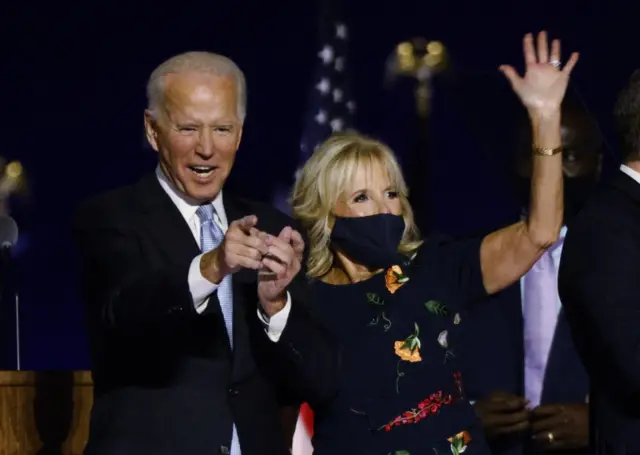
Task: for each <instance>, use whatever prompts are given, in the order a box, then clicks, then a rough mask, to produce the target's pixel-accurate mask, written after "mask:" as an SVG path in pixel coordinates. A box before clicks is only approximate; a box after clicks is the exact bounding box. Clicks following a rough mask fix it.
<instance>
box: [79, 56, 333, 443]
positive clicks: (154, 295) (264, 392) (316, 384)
mask: <svg viewBox="0 0 640 455" xmlns="http://www.w3.org/2000/svg"><path fill="white" fill-rule="evenodd" d="M147 95H148V103H149V104H148V108H147V110H146V111H145V117H144V118H145V127H146V134H147V139H148V141H149V143H150V144H151V146H152V147H153V149H154V150H155V151H156V152H157V153H158V157H159V163H158V166H157V168H156V171H155V173H151V174H150V175H148V176H146V177H144V178H143V179H142V180H141V181H140V182H139V183H138V184H136V185H134V186H130V187H124V188H120V189H117V190H115V191H112V192H110V193H107V194H105V195H102V196H99V197H97V198H95V199H92V200H91V201H89V202H88V203H86V204H85V205H84V206H83V207H82V208H81V209H80V210H79V212H78V215H77V218H76V220H75V224H74V233H75V237H76V239H77V242H78V246H79V250H80V254H81V259H82V265H83V268H82V269H83V273H84V284H85V301H86V305H87V315H88V321H89V334H90V340H91V348H92V356H93V365H94V366H93V378H94V383H95V398H94V406H93V410H92V416H91V432H90V436H89V442H88V445H87V448H86V451H85V454H87V455H134V454H135V455H139V454H154V455H165V454H166V455H169V454H171V455H174V454H176V453H180V454H185V455H205V454H207V455H210V454H214V453H219V454H229V453H230V454H231V455H241V454H242V455H259V454H265V455H266V454H269V455H271V454H276V455H277V454H283V455H284V454H288V448H287V447H286V444H285V439H284V435H283V431H282V428H281V426H280V423H279V414H278V412H279V408H280V406H282V405H287V404H297V403H299V402H301V401H308V402H314V401H315V400H319V399H322V398H323V397H325V396H328V395H330V394H331V393H332V390H333V384H334V377H335V373H336V370H337V359H338V349H337V345H336V344H335V343H334V342H333V341H332V340H331V338H330V337H329V336H328V335H327V333H326V332H325V331H324V330H323V329H322V328H321V327H319V326H318V325H317V324H316V323H315V322H314V320H313V319H312V318H311V316H309V314H308V313H307V311H306V308H305V302H304V297H303V295H304V291H305V281H304V273H303V272H302V273H301V268H302V264H301V262H302V253H303V249H304V242H303V240H302V237H301V236H300V234H299V233H298V232H297V231H296V230H295V229H294V228H293V225H292V220H290V219H289V218H288V217H286V216H285V215H283V214H282V213H280V212H277V211H276V210H274V209H272V208H270V207H268V206H264V205H262V204H259V203H256V202H252V201H247V200H243V199H239V198H236V197H234V196H232V195H231V194H229V193H227V192H226V191H225V192H224V195H223V186H224V183H225V181H226V179H227V177H228V176H229V173H230V172H231V169H232V167H233V163H234V160H235V156H236V151H237V150H238V147H239V145H240V140H241V138H242V128H243V124H244V118H245V114H246V83H245V78H244V75H243V74H242V72H241V71H240V69H239V68H238V67H237V66H236V65H235V64H234V63H233V62H232V61H231V60H229V59H228V58H226V57H223V56H221V55H216V54H210V53H205V52H189V53H186V54H182V55H178V56H176V57H173V58H171V59H169V60H168V61H166V62H164V63H163V64H162V65H160V66H159V67H158V68H157V69H156V70H155V71H154V72H153V73H152V74H151V77H150V78H149V82H148V86H147Z"/></svg>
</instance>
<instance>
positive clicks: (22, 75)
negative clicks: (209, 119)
mask: <svg viewBox="0 0 640 455" xmlns="http://www.w3.org/2000/svg"><path fill="white" fill-rule="evenodd" d="M625 3H629V4H631V2H622V1H620V0H617V1H612V0H601V1H595V0H593V1H591V2H589V1H587V0H564V1H562V2H557V1H556V2H551V1H548V0H540V1H531V0H527V1H524V0H520V1H513V0H499V1H494V2H477V1H472V0H464V1H462V0H456V1H451V0H446V1H445V0H442V1H440V2H433V1H417V0H416V1H413V2H411V1H407V0H395V1H393V2H380V3H376V2H372V1H370V0H347V1H346V2H345V4H346V7H347V14H348V20H349V26H350V35H351V44H352V48H351V61H350V64H351V67H352V71H353V73H354V80H355V81H356V84H355V94H356V99H357V102H358V105H359V111H358V116H359V117H358V124H359V127H360V129H361V130H363V131H365V132H367V133H370V134H374V135H377V136H379V137H382V138H383V139H385V140H387V141H388V142H390V143H391V145H392V146H393V147H394V148H395V149H396V150H397V151H398V153H399V154H400V155H404V156H405V157H406V154H407V153H408V151H409V150H410V148H411V144H412V141H413V137H412V134H413V132H412V131H411V128H410V126H409V125H410V120H411V115H412V107H413V99H412V98H411V92H410V89H409V87H408V86H407V85H406V84H405V85H401V86H398V87H396V89H394V90H392V91H387V90H385V89H384V88H383V83H382V80H383V72H384V62H385V59H386V57H387V55H388V54H389V52H390V51H391V50H392V49H393V48H394V46H395V44H396V43H398V42H399V41H401V40H404V39H407V38H411V37H413V36H416V35H421V36H425V37H427V38H430V39H438V40H441V41H443V42H444V43H445V45H446V46H447V47H448V49H449V52H450V53H451V55H452V58H453V67H454V68H455V70H456V71H457V72H458V74H460V75H461V78H460V80H461V81H463V84H462V85H461V86H452V85H451V84H449V83H447V82H446V81H442V82H441V83H439V84H438V87H439V88H438V91H437V93H436V100H435V106H434V114H433V120H432V124H431V130H432V135H433V139H434V148H433V152H434V153H435V160H434V162H433V165H432V167H431V168H430V169H428V170H426V169H425V171H424V172H425V178H427V179H429V181H430V183H431V189H432V193H431V199H432V201H433V203H434V209H435V220H436V225H437V226H438V227H440V228H442V229H443V230H445V231H450V232H458V233H459V232H466V231H474V230H477V229H483V228H486V227H489V226H496V225H499V224H501V223H503V222H506V221H507V220H508V219H510V217H511V216H512V215H513V206H512V205H511V204H510V199H509V197H508V188H507V186H506V185H505V179H504V174H505V172H507V170H508V163H509V157H508V151H509V147H510V146H509V144H510V141H511V134H512V128H511V123H512V120H513V118H514V115H513V114H514V112H516V111H515V110H514V109H516V107H517V106H515V104H514V103H513V100H512V98H511V97H510V96H509V91H508V88H507V87H506V84H505V83H504V82H503V81H502V80H501V76H500V75H499V74H497V72H496V68H497V66H498V65H499V64H501V63H505V62H509V63H517V64H521V56H520V38H521V36H522V35H523V34H524V33H525V32H526V31H538V30H540V29H541V28H543V27H545V28H547V29H548V30H550V31H551V33H553V34H554V35H556V36H559V37H561V38H562V39H563V40H564V48H565V50H573V49H577V50H580V51H581V53H582V59H581V62H580V64H579V67H578V69H577V70H576V73H575V77H574V80H575V82H576V85H577V86H578V87H579V89H580V92H581V93H582V95H583V97H584V98H585V100H586V101H587V103H588V104H589V106H590V107H591V109H592V110H593V111H594V112H595V113H596V115H597V116H598V118H599V120H600V121H601V123H602V124H603V128H604V129H605V131H606V133H607V134H608V136H609V138H611V134H610V131H611V130H610V125H609V117H608V115H609V112H610V110H611V105H612V103H613V98H614V96H615V93H616V91H617V90H618V89H619V88H620V87H621V85H622V84H623V83H624V80H625V79H626V77H627V76H628V75H629V73H630V72H631V69H632V68H634V67H636V66H638V64H639V63H640V62H639V61H638V57H637V54H636V52H635V47H636V46H635V43H636V42H637V34H636V33H633V32H632V31H633V30H634V28H635V27H636V21H637V19H636V17H637V14H635V11H632V9H633V8H635V9H637V7H633V6H630V5H625ZM34 6H37V9H34ZM5 8H7V10H6V12H5V13H3V19H2V26H1V27H0V29H1V30H2V31H1V33H2V35H3V38H4V39H2V40H1V42H2V47H3V55H4V59H3V64H2V69H1V71H0V73H1V75H0V77H1V78H2V84H1V87H2V89H1V93H2V96H1V98H0V99H1V100H2V101H1V104H2V106H3V111H4V115H3V121H2V122H1V124H0V128H1V129H2V136H1V137H2V146H1V148H0V154H2V155H5V156H9V157H10V158H18V159H20V160H21V161H22V162H23V164H24V165H25V167H26V169H27V171H28V174H29V179H30V184H31V194H30V197H29V199H28V201H26V202H24V203H23V204H21V205H16V210H18V211H17V212H15V213H16V216H19V218H20V219H19V221H20V224H21V227H22V230H23V232H25V231H27V232H28V233H29V238H30V243H29V245H28V249H27V251H26V252H25V253H23V254H22V256H21V257H20V258H19V264H18V265H19V267H20V283H19V285H20V293H21V302H22V305H23V312H22V343H23V344H22V347H23V351H22V353H23V365H22V366H23V368H26V369H81V368H86V367H88V358H87V349H86V345H85V339H84V333H83V328H82V311H81V307H80V305H79V302H78V289H77V280H76V275H75V270H74V268H75V263H74V259H73V258H74V253H73V250H72V244H71V240H70V237H69V232H68V227H69V219H70V217H71V214H72V213H73V211H74V209H75V207H76V206H77V203H78V202H79V201H80V200H82V199H84V198H86V197H87V196H89V195H91V194H94V193H96V192H99V191H103V190H105V189H108V188H112V187H115V186H118V185H121V184H124V183H128V182H132V181H134V180H135V179H137V178H138V177H139V176H140V175H142V174H143V173H144V172H146V171H149V170H151V169H152V168H153V166H154V160H155V157H154V153H153V152H152V151H150V150H149V149H145V148H144V147H143V146H142V145H143V137H142V111H143V108H144V103H145V99H144V85H145V82H146V78H147V76H148V74H149V73H150V71H151V70H152V69H153V68H154V66H155V65H157V64H158V63H159V62H160V61H162V60H163V59H165V58H167V57H169V56H171V55H172V54H175V53H178V52H181V51H185V50H193V49H207V50H213V51H217V52H221V53H225V54H227V55H229V56H231V57H232V58H234V59H235V60H236V61H237V62H238V64H239V65H240V66H241V67H242V68H243V69H244V71H245V73H246V75H247V79H248V86H249V114H248V118H247V123H246V127H245V135H244V142H243V144H242V147H241V150H240V152H239V157H238V161H237V164H236V167H235V169H234V171H233V174H232V177H231V181H230V182H229V184H230V185H232V186H233V187H234V188H235V190H236V191H240V192H242V193H244V194H246V195H249V196H253V197H256V198H261V199H267V198H268V197H269V196H270V194H271V193H272V192H273V191H274V189H275V188H276V186H277V185H278V184H280V183H282V182H286V181H288V180H289V178H290V176H291V174H292V173H293V171H294V169H295V166H296V164H297V162H296V156H297V151H298V144H299V140H300V132H301V126H302V125H301V123H302V114H303V112H304V109H305V107H306V96H307V92H308V88H309V84H310V83H311V76H312V74H311V73H312V69H313V65H312V63H313V61H314V58H315V54H316V45H317V43H316V42H315V34H314V30H315V24H316V18H315V2H314V1H299V0H290V1H284V0H279V1H271V2H258V1H249V0H234V1H231V2H228V1H227V2H220V1H215V0H209V1H193V0H182V1H180V2H174V3H164V4H163V3H162V2H150V1H138V2H137V3H136V4H135V6H134V4H133V2H130V5H129V6H127V7H126V8H125V7H119V6H111V5H109V4H104V3H100V4H98V3H96V4H90V2H85V3H84V4H83V5H81V6H74V7H72V6H70V5H67V6H65V5H63V4H61V3H60V2H56V3H50V4H48V5H45V6H43V5H40V4H39V3H38V4H28V5H25V6H11V9H10V10H9V9H8V8H9V7H5ZM627 47H628V48H629V50H628V51H627V50H626V48H627ZM520 66H521V65H520ZM614 148H615V147H614Z"/></svg>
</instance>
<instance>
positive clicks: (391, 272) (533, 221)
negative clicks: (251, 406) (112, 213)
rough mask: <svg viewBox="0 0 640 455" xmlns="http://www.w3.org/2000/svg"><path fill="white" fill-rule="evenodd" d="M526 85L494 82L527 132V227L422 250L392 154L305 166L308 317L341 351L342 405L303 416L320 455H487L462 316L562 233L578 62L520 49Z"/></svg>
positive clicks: (347, 149) (323, 155)
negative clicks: (568, 113)
mask: <svg viewBox="0 0 640 455" xmlns="http://www.w3.org/2000/svg"><path fill="white" fill-rule="evenodd" d="M523 43H524V58H525V62H526V74H525V76H524V77H523V78H521V77H520V76H518V74H517V73H516V71H515V70H514V69H513V68H512V67H509V66H503V67H501V68H500V69H501V71H502V72H503V73H504V74H505V76H506V77H507V78H508V79H509V81H510V82H511V84H512V87H513V90H514V91H515V93H516V94H517V95H518V96H519V98H520V99H521V101H522V103H523V104H524V106H525V107H526V108H527V109H528V112H529V116H530V118H531V123H532V127H533V131H534V144H533V145H532V153H533V154H534V158H533V168H534V169H533V178H532V191H531V202H530V210H529V217H528V219H527V220H526V221H522V222H519V223H516V224H514V225H511V226H508V227H506V228H504V229H502V230H499V231H496V232H493V233H491V234H489V235H488V236H486V237H485V238H481V239H475V240H469V241H462V242H453V241H448V240H446V239H443V238H435V237H434V238H428V239H422V238H421V237H420V234H419V233H418V230H417V228H416V226H415V224H414V221H413V214H412V210H411V207H410V205H409V203H408V201H407V188H406V185H405V182H404V179H403V176H402V173H401V171H400V168H399V166H398V163H397V161H396V159H395V158H394V156H393V153H392V152H391V151H390V150H389V149H388V148H387V147H386V146H385V145H384V144H381V143H380V142H377V141H375V140H372V139H369V138H366V137H363V136H360V135H358V134H355V133H348V134H340V135H335V136H333V137H331V138H330V139H328V140H327V141H326V142H325V143H324V144H322V145H321V146H320V147H319V148H318V150H317V151H316V152H315V153H314V155H313V156H312V157H311V158H310V160H309V161H308V162H307V163H306V165H305V166H304V168H303V169H302V172H301V174H300V176H299V178H298V180H297V182H296V184H295V187H294V193H293V199H292V204H293V212H294V215H295V217H296V218H297V219H299V220H300V221H301V222H302V224H303V226H304V227H305V229H306V233H307V236H308V239H309V245H308V247H309V258H308V275H309V277H310V278H311V279H312V280H311V283H312V284H311V285H312V288H313V291H314V292H313V296H314V297H313V299H314V301H313V305H314V307H315V310H316V311H317V312H318V313H319V315H320V316H321V317H323V319H324V322H325V324H326V325H327V326H328V327H329V328H330V329H331V330H332V331H333V332H334V334H335V335H336V336H337V337H339V338H340V340H341V342H342V344H343V349H344V352H343V359H342V374H341V383H340V386H339V390H338V393H337V394H336V395H335V397H334V398H333V399H331V400H329V401H326V402H318V403H311V404H312V406H313V408H314V410H315V413H316V417H315V434H314V448H315V453H316V455H325V454H330V455H352V454H363V455H375V454H380V455H387V454H395V455H400V454H402V455H407V454H408V455H429V454H436V455H438V454H439V455H445V454H449V453H452V454H453V455H458V454H460V453H462V452H465V453H466V454H488V453H489V451H488V448H487V446H486V444H485V441H484V437H483V435H482V432H481V430H480V427H479V424H478V421H477V419H476V417H475V415H474V412H473V409H472V407H471V406H470V405H469V403H468V401H467V400H466V399H465V396H464V387H463V382H462V378H461V377H460V373H459V372H458V367H457V362H458V359H457V357H456V349H455V346H454V343H453V341H454V340H455V333H456V331H457V330H458V329H459V327H460V326H461V325H464V321H463V320H462V319H461V317H460V314H459V313H458V311H459V310H460V309H461V308H462V307H464V306H465V305H469V304H471V303H472V302H473V301H474V300H476V299H479V298H481V297H483V296H485V295H487V294H492V293H495V292H498V291H499V290H501V289H503V288H505V287H506V286H508V285H510V284H512V283H514V282H515V281H516V280H518V279H519V278H520V277H521V276H522V275H523V274H524V273H525V272H526V271H527V270H528V269H529V268H530V267H531V266H532V265H533V264H534V263H535V262H536V260H537V259H538V258H539V257H540V256H541V255H542V253H543V252H544V251H545V249H546V248H548V247H549V246H550V245H551V244H552V243H553V242H554V240H555V239H556V238H557V235H558V232H559V230H560V227H561V223H562V213H563V207H562V159H561V155H560V153H559V152H560V144H561V138H560V104H561V102H562V99H563V97H564V93H565V90H566V87H567V83H568V81H569V74H570V72H571V70H572V68H573V67H574V66H575V64H576V62H577V58H578V57H577V54H573V55H572V56H571V58H570V59H569V60H568V62H567V64H566V65H565V67H564V68H563V69H562V68H560V64H559V59H560V43H559V42H558V41H557V40H556V41H554V42H553V43H552V45H551V48H550V49H549V46H548V44H547V37H546V34H545V33H544V32H543V33H540V34H539V35H538V39H537V52H536V46H535V45H534V42H533V37H532V36H531V35H527V36H525V38H524V40H523Z"/></svg>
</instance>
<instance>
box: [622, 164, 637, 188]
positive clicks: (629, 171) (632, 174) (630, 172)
mask: <svg viewBox="0 0 640 455" xmlns="http://www.w3.org/2000/svg"><path fill="white" fill-rule="evenodd" d="M620 170H621V171H622V172H624V173H625V174H627V175H628V176H629V177H631V178H632V179H633V180H635V181H636V182H638V183H640V172H638V171H636V170H634V169H631V168H630V167H629V166H625V165H624V164H623V165H621V166H620Z"/></svg>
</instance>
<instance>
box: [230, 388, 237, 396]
mask: <svg viewBox="0 0 640 455" xmlns="http://www.w3.org/2000/svg"><path fill="white" fill-rule="evenodd" d="M229 395H231V396H232V397H237V396H238V389H234V388H231V389H229Z"/></svg>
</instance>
